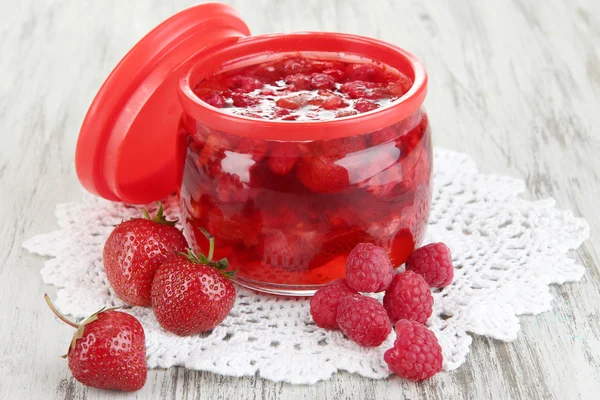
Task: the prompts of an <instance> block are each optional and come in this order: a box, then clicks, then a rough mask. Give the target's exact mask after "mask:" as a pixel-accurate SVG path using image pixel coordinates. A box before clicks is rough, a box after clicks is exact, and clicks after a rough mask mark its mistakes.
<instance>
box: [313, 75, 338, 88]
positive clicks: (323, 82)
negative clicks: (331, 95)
mask: <svg viewBox="0 0 600 400" xmlns="http://www.w3.org/2000/svg"><path fill="white" fill-rule="evenodd" d="M310 85H311V86H312V88H313V89H335V80H334V79H333V77H331V76H329V75H326V74H321V73H318V72H315V73H313V74H312V75H311V76H310Z"/></svg>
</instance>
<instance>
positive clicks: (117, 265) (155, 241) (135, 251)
mask: <svg viewBox="0 0 600 400" xmlns="http://www.w3.org/2000/svg"><path fill="white" fill-rule="evenodd" d="M143 213H144V218H134V219H131V220H129V221H125V222H121V223H120V224H119V225H117V227H116V228H115V229H114V230H113V231H112V232H111V234H110V235H109V236H108V239H106V243H104V269H105V270H106V276H107V278H108V281H109V282H110V284H111V286H112V288H113V290H114V291H115V293H116V294H117V296H119V298H120V299H121V300H123V301H124V302H126V303H128V304H131V305H134V306H143V307H146V306H149V305H150V287H151V286H152V279H154V274H155V273H156V270H157V268H158V267H159V266H160V265H161V264H162V263H163V262H165V260H166V259H167V258H169V257H172V256H173V255H174V254H175V253H177V252H180V251H184V250H185V249H186V248H187V247H188V244H187V241H186V240H185V237H184V236H183V233H182V232H181V231H180V230H179V229H177V228H176V227H175V222H176V221H167V219H166V218H165V216H164V215H163V208H162V204H160V203H158V212H157V213H156V216H155V217H154V218H151V217H150V215H149V214H148V212H147V211H146V210H143Z"/></svg>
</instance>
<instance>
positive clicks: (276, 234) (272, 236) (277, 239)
mask: <svg viewBox="0 0 600 400" xmlns="http://www.w3.org/2000/svg"><path fill="white" fill-rule="evenodd" d="M318 239H319V235H317V234H315V233H314V232H299V233H297V234H293V233H284V232H283V231H280V230H273V231H271V232H269V233H267V235H266V236H265V238H264V242H263V244H262V249H261V250H262V255H263V260H264V262H265V263H267V264H269V265H271V266H273V267H275V268H279V269H282V270H285V271H290V272H292V271H304V270H306V269H308V268H309V267H310V266H309V264H310V261H311V259H312V258H313V256H314V255H315V253H316V251H317V250H318V248H319V247H318V246H319V240H318Z"/></svg>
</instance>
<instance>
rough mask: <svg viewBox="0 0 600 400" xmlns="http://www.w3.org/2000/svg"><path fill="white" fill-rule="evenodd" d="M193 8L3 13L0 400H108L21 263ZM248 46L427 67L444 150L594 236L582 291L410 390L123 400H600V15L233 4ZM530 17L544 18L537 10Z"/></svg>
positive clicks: (196, 387) (192, 390) (157, 381)
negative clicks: (518, 180) (133, 73)
mask: <svg viewBox="0 0 600 400" xmlns="http://www.w3.org/2000/svg"><path fill="white" fill-rule="evenodd" d="M193 3H194V2H193V1H186V0H176V1H175V0H171V1H160V0H151V1H150V0H146V1H144V0H135V1H132V0H128V1H121V0H102V1H57V0H53V1H52V0H45V1H33V0H23V1H19V2H17V1H9V0H1V2H0V4H1V5H2V7H1V9H2V10H3V11H2V12H1V13H0V14H1V15H0V32H1V34H0V135H1V137H2V147H1V150H0V204H1V208H0V221H2V222H1V223H0V289H1V290H0V293H2V299H1V300H0V316H1V322H0V333H1V335H0V337H1V338H2V340H1V341H0V354H1V355H2V357H1V358H0V399H2V400H9V399H10V400H14V399H55V398H56V399H75V398H82V399H83V398H85V399H113V398H124V397H127V396H125V395H121V394H117V393H110V392H104V391H99V390H95V389H88V388H84V387H83V386H82V385H80V384H79V383H77V382H76V381H74V379H73V378H72V377H71V374H70V373H69V371H68V369H67V366H66V364H65V362H64V361H63V360H62V359H61V358H60V357H59V355H60V354H61V351H62V349H63V347H64V346H66V343H67V341H68V338H69V337H70V335H71V333H72V331H71V329H70V328H69V327H67V326H63V325H61V324H59V323H57V321H56V320H55V318H54V317H53V315H52V314H51V313H50V311H49V310H48V309H47V308H46V306H45V304H44V302H43V300H42V294H43V293H44V292H45V291H49V292H50V293H51V294H53V293H54V292H53V288H51V287H48V286H46V285H43V284H42V283H41V278H40V275H39V269H40V267H41V264H42V258H40V257H36V256H33V255H31V254H28V253H26V252H24V251H23V250H22V249H21V243H22V242H23V240H24V239H26V238H29V237H31V236H33V235H35V234H37V233H42V232H47V231H50V230H52V229H55V228H56V221H55V218H54V215H53V210H54V207H55V205H56V203H59V202H65V201H70V200H76V199H78V198H79V196H80V194H81V192H80V186H79V183H78V181H77V178H76V176H75V171H74V168H73V155H74V148H75V143H76V139H77V133H78V129H79V126H80V124H81V121H82V119H83V116H84V114H85V112H86V110H87V107H88V106H89V104H90V102H91V100H92V98H93V96H94V95H95V93H96V91H97V89H98V88H99V86H100V84H101V83H102V82H103V81H104V79H105V78H106V76H107V74H108V73H109V72H110V70H111V69H112V67H113V66H114V65H115V64H116V63H117V62H118V60H119V59H120V58H121V57H122V56H123V55H124V54H125V52H126V51H127V50H128V49H129V48H131V46H132V45H133V44H134V43H135V42H136V41H137V40H138V39H139V38H141V37H142V35H144V34H145V33H146V32H147V31H148V30H150V29H151V28H152V27H154V26H155V25H156V24H158V23H159V22H161V21H162V20H164V19H165V18H166V17H168V16H170V15H171V14H173V13H175V12H176V11H178V10H180V9H182V8H184V7H186V6H189V5H192V4H193ZM231 3H232V4H233V5H234V6H235V7H236V8H238V10H239V11H240V12H241V14H242V15H243V17H244V18H245V20H246V22H247V23H248V25H249V26H250V27H251V29H252V30H253V32H254V33H265V32H276V31H301V30H329V31H342V32H351V33H357V34H362V35H367V36H373V37H377V38H380V39H383V40H386V41H389V42H392V43H396V44H398V45H401V46H403V47H406V48H407V49H410V50H412V51H413V52H415V53H416V54H417V55H418V56H419V57H420V58H421V59H422V60H423V62H424V63H425V65H426V66H427V68H428V71H429V74H430V89H429V96H428V99H427V101H426V106H427V109H428V111H429V113H430V117H431V121H432V126H433V128H434V138H435V139H434V140H435V144H436V145H437V146H441V147H447V148H451V149H456V150H459V151H463V152H467V153H469V154H470V155H472V156H473V157H474V158H475V160H476V161H477V162H478V164H479V165H480V167H481V169H482V170H484V171H485V172H490V173H498V174H505V175H511V176H516V177H522V178H523V179H525V181H526V183H527V186H528V188H529V189H530V197H531V198H533V199H541V198H545V197H548V196H552V197H554V198H556V200H557V202H558V206H559V207H561V208H567V209H572V210H573V211H574V213H575V214H577V215H579V216H583V217H585V218H586V219H587V220H588V221H589V223H590V224H591V235H592V237H591V239H590V240H588V241H587V242H586V243H585V244H584V245H583V246H582V247H581V248H580V249H579V250H578V251H577V252H575V253H574V256H575V257H576V258H577V259H579V260H580V261H581V262H583V263H584V264H585V265H587V267H588V272H587V273H586V275H585V277H584V278H583V280H582V282H581V283H578V284H567V285H564V286H561V287H555V288H553V289H552V292H553V293H554V295H555V298H556V300H555V302H554V309H553V311H551V312H547V313H545V314H543V315H539V316H524V317H522V318H521V322H522V331H521V333H520V335H519V338H518V339H517V340H516V341H515V342H514V343H501V342H498V341H494V340H491V339H487V338H480V337H476V338H475V339H474V341H473V345H472V348H471V353H470V354H469V356H468V360H467V362H466V363H465V364H464V365H463V366H462V367H461V368H460V369H458V370H456V371H453V372H450V373H444V374H441V375H439V376H438V377H436V378H435V379H433V380H431V381H429V382H427V383H424V384H421V385H415V384H412V383H409V382H404V381H402V380H400V379H398V378H394V379H389V380H378V381H375V380H370V379H365V378H362V377H360V376H356V375H351V374H348V373H340V374H337V375H335V376H334V377H333V378H332V379H330V380H328V381H324V382H319V383H318V384H316V385H314V386H292V385H289V384H282V383H273V382H270V381H265V380H263V379H260V378H258V377H247V378H230V377H224V376H217V375H214V374H212V373H208V372H198V371H188V370H184V369H181V368H173V369H170V370H167V371H164V370H153V371H151V372H150V375H149V379H148V382H147V384H146V386H145V387H144V389H143V390H141V391H140V392H139V393H137V394H133V395H130V397H128V398H139V399H150V398H172V399H230V398H236V399H237V398H253V399H258V398H264V399H275V398H285V399H296V398H308V399H346V398H356V399H371V398H376V399H383V398H394V399H400V398H402V397H405V398H407V399H417V398H428V399H559V400H563V399H599V398H600V269H599V268H598V266H599V261H600V258H599V251H600V246H599V244H598V237H599V234H600V212H598V209H599V206H598V199H599V198H600V176H599V173H600V140H599V138H600V46H599V45H600V2H599V1H597V0H579V1H573V2H566V1H562V0H546V1H544V2H533V1H527V0H512V1H508V0H501V1H482V0H471V1H424V0H421V1H416V0H406V1H400V0H389V1H367V0H348V1H340V0H337V1H333V0H332V1H325V0H323V1H319V0H302V1H299V0H253V1H249V0H246V1H243V0H237V1H231ZM534 3H536V4H537V5H535V4H534Z"/></svg>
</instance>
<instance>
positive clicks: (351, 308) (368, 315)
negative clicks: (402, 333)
mask: <svg viewBox="0 0 600 400" xmlns="http://www.w3.org/2000/svg"><path fill="white" fill-rule="evenodd" d="M336 321H337V323H338V325H339V327H340V329H341V330H342V332H344V334H345V335H346V336H348V337H349V338H350V339H352V340H353V341H354V342H356V343H358V344H360V345H361V346H368V347H377V346H379V345H380V344H381V343H383V341H384V340H385V339H386V338H387V337H388V335H389V334H390V332H391V331H392V324H391V323H390V319H389V318H388V316H387V314H386V313H385V309H384V308H383V306H382V305H381V303H379V302H378V301H377V300H375V299H373V298H371V297H366V296H361V295H354V296H347V297H343V298H342V299H341V300H340V305H339V306H338V309H337V318H336Z"/></svg>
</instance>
